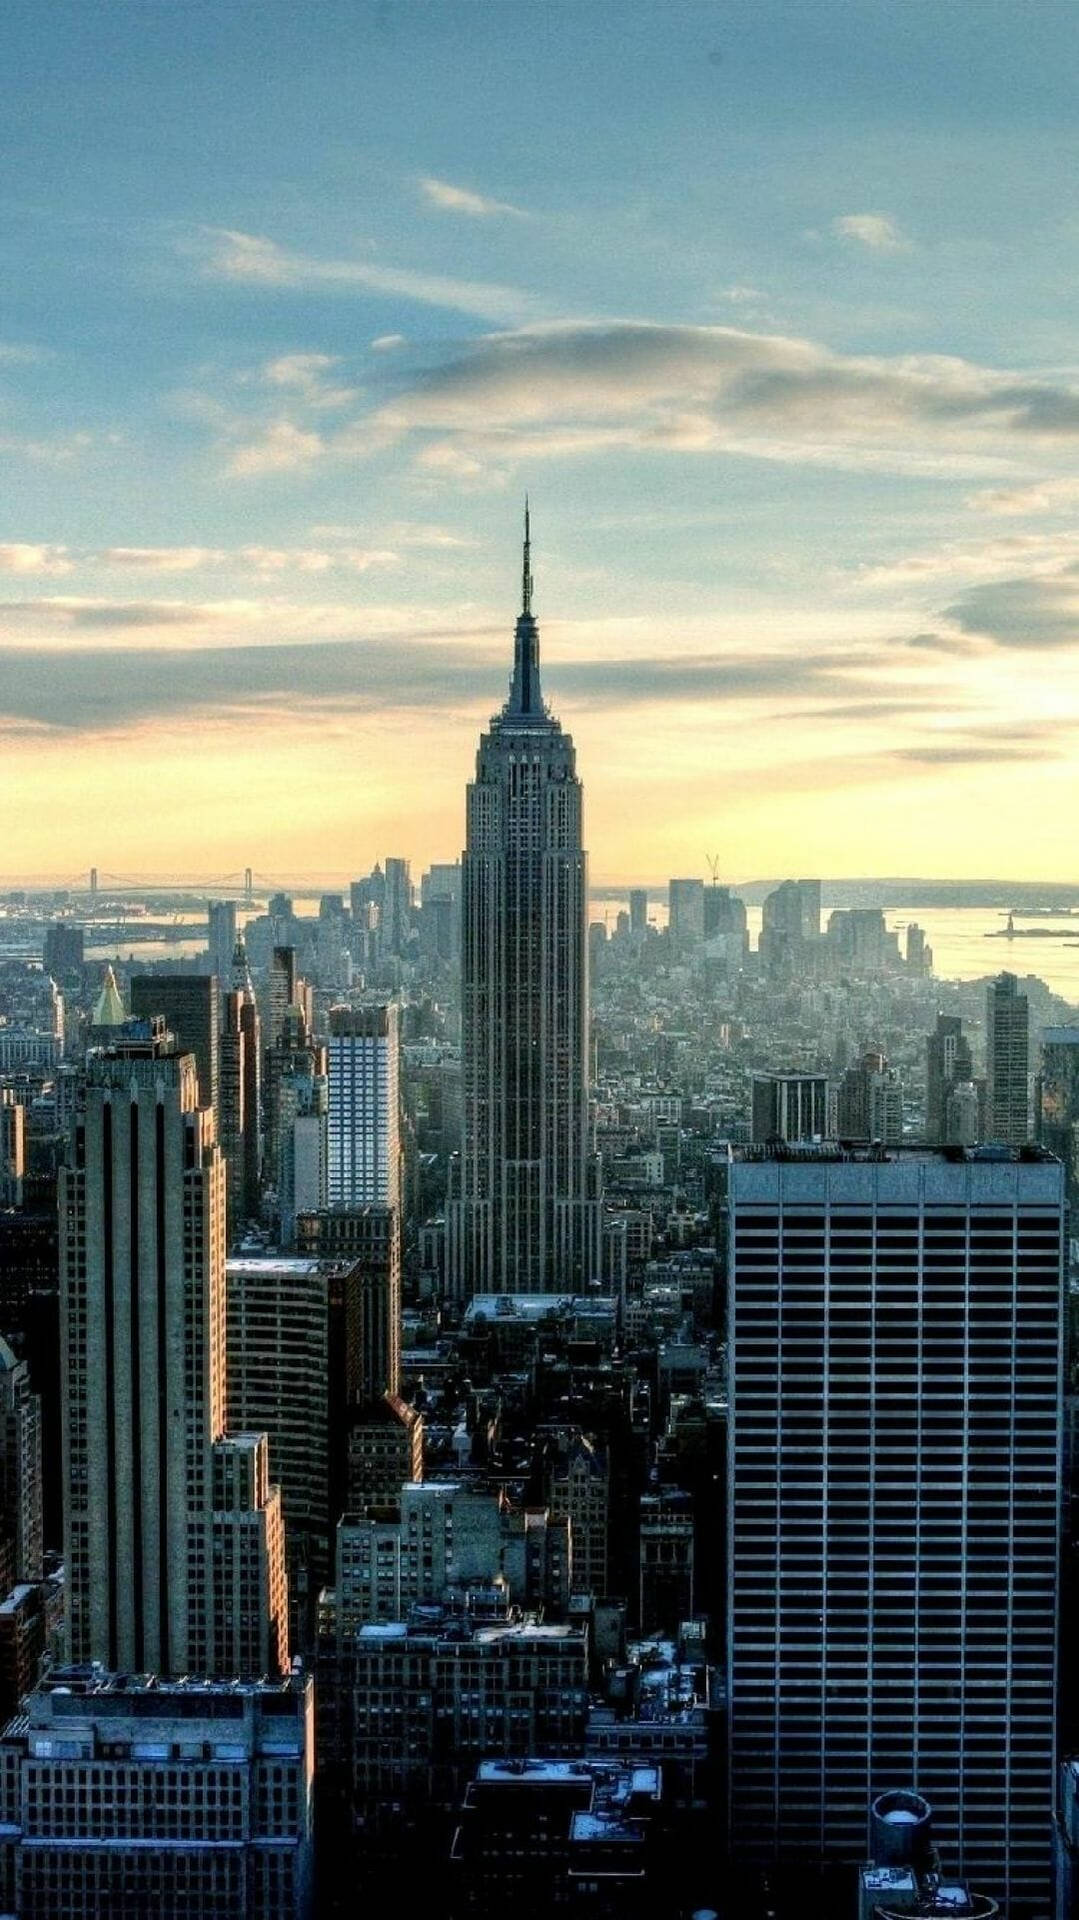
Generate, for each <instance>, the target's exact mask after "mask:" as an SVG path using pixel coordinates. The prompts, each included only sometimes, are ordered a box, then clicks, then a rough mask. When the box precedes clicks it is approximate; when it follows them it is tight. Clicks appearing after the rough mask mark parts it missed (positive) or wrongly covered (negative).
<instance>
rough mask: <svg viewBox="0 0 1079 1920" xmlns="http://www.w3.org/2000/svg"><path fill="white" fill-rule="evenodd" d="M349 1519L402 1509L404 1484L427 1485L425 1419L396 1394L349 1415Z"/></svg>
mask: <svg viewBox="0 0 1079 1920" xmlns="http://www.w3.org/2000/svg"><path fill="white" fill-rule="evenodd" d="M347 1471H348V1498H347V1510H348V1512H349V1513H366V1512H367V1511H368V1510H369V1509H371V1508H383V1509H384V1508H388V1507H399V1506H400V1504H401V1488H402V1487H403V1486H404V1484H405V1481H406V1480H422V1479H423V1418H422V1415H420V1414H419V1413H417V1411H416V1409H415V1407H410V1406H407V1405H406V1403H405V1402H404V1401H403V1400H402V1399H401V1397H400V1395H399V1394H396V1393H383V1394H380V1395H379V1397H378V1399H376V1400H365V1401H363V1402H361V1404H360V1405H359V1406H356V1407H350V1409H349V1413H348V1469H347Z"/></svg>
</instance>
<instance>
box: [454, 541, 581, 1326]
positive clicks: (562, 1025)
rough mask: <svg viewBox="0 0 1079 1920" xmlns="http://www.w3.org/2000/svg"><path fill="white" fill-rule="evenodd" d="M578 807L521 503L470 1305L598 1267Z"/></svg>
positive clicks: (473, 1101) (469, 899)
mask: <svg viewBox="0 0 1079 1920" xmlns="http://www.w3.org/2000/svg"><path fill="white" fill-rule="evenodd" d="M581 808H582V793H581V783H580V780H579V779H578V777H577V770H576V758H575V754H574V749H573V742H572V740H571V739H570V738H569V736H568V734H565V733H563V731H562V728H561V726H560V725H559V723H558V721H557V720H556V719H555V718H554V717H553V715H552V714H551V713H550V712H549V710H548V708H547V707H546V705H545V704H544V700H543V695H542V693H541V690H540V671H539V630H538V628H537V626H536V622H535V619H534V617H533V613H532V572H531V561H530V546H529V534H528V515H527V511H526V515H525V547H524V570H523V580H522V607H521V613H520V615H519V617H518V620H517V626H516V632H515V636H514V667H513V678H512V681H511V683H510V691H509V697H508V699H507V701H506V704H505V706H504V707H503V708H502V710H501V712H500V713H498V714H496V715H495V716H494V718H493V719H492V721H491V724H490V729H489V731H488V732H487V733H485V734H484V735H483V736H482V738H481V740H480V745H479V751H478V753H477V756H476V777H475V780H474V781H473V782H472V784H471V785H470V786H469V789H468V799H467V830H466V839H467V845H466V849H465V853H464V856H463V860H462V874H461V879H462V1024H461V1052H462V1073H463V1082H464V1128H463V1139H462V1144H461V1154H460V1159H459V1161H458V1162H456V1163H455V1164H454V1166H453V1167H452V1169H451V1177H452V1184H451V1201H450V1207H449V1218H448V1221H447V1225H448V1270H449V1284H450V1290H451V1292H452V1293H454V1294H455V1295H456V1296H457V1297H458V1298H462V1299H465V1300H468V1299H471V1297H472V1295H473V1294H475V1293H549V1292H559V1291H570V1292H572V1291H574V1290H575V1289H576V1288H578V1287H579V1286H582V1285H585V1286H586V1285H588V1284H589V1283H590V1282H591V1281H592V1280H593V1279H597V1278H598V1277H599V1275H600V1272H601V1247H600V1238H601V1234H600V1229H601V1207H600V1203H599V1175H598V1166H597V1163H596V1162H595V1159H594V1156H593V1155H592V1153H591V1149H590V1140H589V1124H588V961H587V945H586V931H585V926H586V916H587V900H588V881H587V861H586V855H585V852H584V846H583V841H582V830H581V828H582V823H581Z"/></svg>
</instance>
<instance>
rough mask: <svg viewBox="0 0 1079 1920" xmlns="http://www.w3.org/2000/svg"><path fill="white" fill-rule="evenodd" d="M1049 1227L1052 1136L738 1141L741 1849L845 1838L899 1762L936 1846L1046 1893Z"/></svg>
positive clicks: (1053, 1473)
mask: <svg viewBox="0 0 1079 1920" xmlns="http://www.w3.org/2000/svg"><path fill="white" fill-rule="evenodd" d="M1063 1253H1064V1213H1063V1188H1062V1172H1061V1168H1060V1167H1059V1165H1057V1164H1056V1162H1055V1161H1051V1160H1049V1159H1048V1158H1046V1159H1045V1160H1044V1161H1043V1162H1040V1163H1039V1162H1032V1161H1029V1160H1024V1161H1021V1160H1020V1159H1019V1158H1018V1156H1014V1157H1011V1158H1009V1159H1008V1160H1007V1161H1002V1160H1000V1158H999V1157H998V1156H997V1155H993V1156H992V1157H986V1158H985V1159H979V1158H978V1157H977V1155H974V1156H973V1157H967V1158H966V1159H965V1160H963V1161H958V1162H952V1161H950V1160H946V1159H945V1158H943V1157H942V1156H938V1155H935V1154H932V1153H926V1152H918V1153H914V1154H910V1155H903V1156H899V1157H891V1158H887V1159H886V1158H883V1157H880V1156H879V1154H874V1153H873V1151H872V1150H870V1151H869V1152H868V1153H867V1154H866V1155H864V1156H862V1157H858V1156H855V1155H852V1154H849V1153H848V1154H844V1155H840V1154H839V1153H837V1152H836V1151H834V1150H833V1151H832V1152H830V1153H829V1152H827V1151H826V1152H825V1153H823V1154H822V1155H821V1156H820V1158H819V1160H817V1161H813V1160H812V1159H803V1160H801V1161H797V1162H796V1161H787V1162H786V1163H784V1162H783V1160H782V1159H780V1158H772V1157H770V1156H760V1157H757V1158H755V1159H753V1160H748V1159H747V1160H746V1161H745V1162H736V1163H735V1164H733V1165H732V1167H731V1178H730V1244H729V1274H730V1298H729V1313H730V1396H731V1397H730V1424H729V1450H730V1451H729V1493H728V1548H729V1556H730V1558H729V1565H730V1567H731V1588H730V1598H729V1617H728V1668H729V1676H730V1722H729V1797H730V1817H731V1825H730V1832H731V1839H732V1845H733V1848H734V1851H735V1853H736V1855H738V1856H740V1857H741V1858H743V1859H744V1860H747V1861H752V1862H753V1863H754V1864H755V1865H757V1866H761V1865H772V1864H774V1863H775V1862H776V1861H779V1862H783V1863H786V1864H787V1865H788V1866H793V1867H795V1868H798V1867H799V1865H800V1866H801V1867H802V1868H803V1869H804V1868H805V1867H806V1866H814V1865H819V1864H820V1863H822V1862H824V1863H828V1862H835V1863H844V1862H855V1861H858V1860H859V1859H863V1858H864V1857H865V1854H866V1844H867V1831H866V1818H867V1814H866V1810H867V1807H868V1805H869V1802H870V1801H871V1799H872V1798H873V1797H874V1795H875V1794H876V1793H878V1792H880V1791H882V1790H884V1789H885V1788H887V1787H889V1786H891V1785H894V1783H895V1782H896V1781H897V1780H898V1781H903V1782H910V1783H912V1784H913V1785H914V1786H915V1787H916V1788H917V1790H918V1792H919V1793H923V1794H925V1796H926V1797H927V1799H928V1800H929V1801H930V1802H931V1804H932V1806H933V1808H934V1810H935V1814H936V1817H937V1829H938V1838H939V1840H940V1843H941V1847H942V1850H943V1852H944V1854H945V1856H946V1858H947V1859H948V1861H949V1863H950V1864H952V1865H953V1866H954V1867H956V1868H958V1870H959V1872H960V1873H961V1874H962V1875H964V1876H969V1877H970V1878H971V1879H973V1880H975V1881H976V1882H977V1883H978V1884H980V1885H983V1886H984V1887H985V1888H986V1890H987V1891H991V1892H992V1893H993V1895H994V1897H995V1898H998V1899H1000V1900H1001V1901H1002V1903H1003V1904H1004V1905H1005V1907H1006V1910H1007V1911H1008V1912H1009V1913H1016V1914H1018V1913H1020V1912H1023V1913H1025V1912H1028V1911H1029V1912H1032V1913H1033V1912H1037V1913H1041V1912H1042V1911H1048V1904H1049V1884H1048V1881H1049V1861H1050V1853H1051V1825H1052V1811H1053V1753H1054V1720H1055V1698H1054V1696H1055V1676H1056V1643H1057V1593H1058V1556H1059V1549H1058V1506H1059V1464H1058V1463H1059V1447H1060V1431H1061V1349H1062V1296H1063ZM1005 1409H1006V1411H1005Z"/></svg>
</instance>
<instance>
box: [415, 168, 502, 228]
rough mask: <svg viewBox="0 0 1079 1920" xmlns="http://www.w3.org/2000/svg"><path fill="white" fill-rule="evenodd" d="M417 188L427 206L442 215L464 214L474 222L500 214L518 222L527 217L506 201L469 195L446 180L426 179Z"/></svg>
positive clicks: (467, 190) (465, 188)
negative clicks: (511, 217)
mask: <svg viewBox="0 0 1079 1920" xmlns="http://www.w3.org/2000/svg"><path fill="white" fill-rule="evenodd" d="M419 187H420V192H421V193H422V195H423V197H424V199H425V200H426V201H427V202H428V204H429V205H430V206H432V207H438V208H439V209H440V211H441V212H443V213H465V214H468V215H469V216H470V217H471V218H472V219H474V220H486V219H489V218H490V217H491V215H492V214H500V213H508V214H512V215H513V216H514V218H515V219H518V220H523V219H525V218H526V217H527V216H526V215H525V214H524V212H523V211H522V209H521V208H520V207H512V206H510V204H509V202H508V201H507V200H488V199H487V198H486V197H485V196H484V195H483V194H482V193H471V192H470V191H469V189H468V188H467V187H453V186H451V185H450V183H449V181H448V180H432V179H431V178H430V177H426V178H424V179H422V180H421V181H420V183H419Z"/></svg>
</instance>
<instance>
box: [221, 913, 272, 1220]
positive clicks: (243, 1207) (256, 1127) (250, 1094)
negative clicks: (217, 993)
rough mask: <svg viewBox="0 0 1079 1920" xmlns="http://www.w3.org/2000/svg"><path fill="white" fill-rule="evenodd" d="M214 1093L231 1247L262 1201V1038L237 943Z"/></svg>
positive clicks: (241, 950)
mask: <svg viewBox="0 0 1079 1920" xmlns="http://www.w3.org/2000/svg"><path fill="white" fill-rule="evenodd" d="M220 1088H221V1099H220V1108H221V1111H220V1128H219V1138H220V1141H221V1150H222V1152H223V1153H224V1156H225V1164H226V1168H227V1191H228V1234H229V1242H230V1244H231V1243H232V1242H233V1241H235V1240H236V1239H237V1238H238V1237H239V1236H240V1234H241V1233H242V1231H243V1229H244V1227H245V1225H246V1224H247V1222H248V1221H252V1220H257V1219H258V1217H259V1207H260V1203H261V1198H262V1034H261V1023H260V1021H259V1012H258V1005H257V1002H256V1000H255V989H254V986H253V985H252V981H251V974H250V970H249V968H248V965H247V953H246V950H245V948H244V943H243V940H242V939H241V940H238V941H237V942H236V948H235V951H234V953H233V956H232V972H231V986H230V988H229V990H228V991H227V992H223V993H222V996H221V1058H220Z"/></svg>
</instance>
